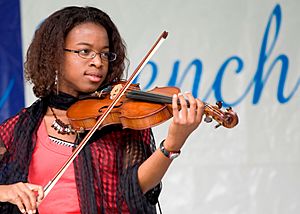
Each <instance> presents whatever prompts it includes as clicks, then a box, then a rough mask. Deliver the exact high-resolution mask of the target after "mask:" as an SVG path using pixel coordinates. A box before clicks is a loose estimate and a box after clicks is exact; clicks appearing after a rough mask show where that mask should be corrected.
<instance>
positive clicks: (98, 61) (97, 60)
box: [91, 53, 103, 68]
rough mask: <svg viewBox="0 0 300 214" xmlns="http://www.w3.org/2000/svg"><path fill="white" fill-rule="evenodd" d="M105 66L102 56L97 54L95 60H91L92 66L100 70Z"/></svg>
mask: <svg viewBox="0 0 300 214" xmlns="http://www.w3.org/2000/svg"><path fill="white" fill-rule="evenodd" d="M102 64H103V61H102V59H101V55H100V54H98V53H97V54H96V56H95V57H94V58H92V59H91V65H94V66H95V67H97V68H99V67H100V66H101V65H102Z"/></svg>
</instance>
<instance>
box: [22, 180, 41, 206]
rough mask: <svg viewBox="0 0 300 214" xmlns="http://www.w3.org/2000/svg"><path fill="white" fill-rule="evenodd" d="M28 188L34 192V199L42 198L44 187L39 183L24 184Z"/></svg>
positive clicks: (39, 199) (38, 200)
mask: <svg viewBox="0 0 300 214" xmlns="http://www.w3.org/2000/svg"><path fill="white" fill-rule="evenodd" d="M26 185H27V186H28V188H29V189H30V190H31V191H33V192H34V193H35V196H36V199H37V200H36V201H37V202H40V201H42V199H43V198H44V189H43V187H42V186H40V185H35V184H28V183H27V184H26Z"/></svg>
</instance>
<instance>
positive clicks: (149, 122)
mask: <svg viewBox="0 0 300 214" xmlns="http://www.w3.org/2000/svg"><path fill="white" fill-rule="evenodd" d="M124 84H126V82H125V81H123V82H119V83H117V84H114V86H108V87H107V88H105V89H103V90H102V91H100V92H95V93H93V94H91V96H89V97H84V98H83V99H81V100H79V101H77V102H76V103H74V104H73V105H72V106H70V108H69V109H68V110H67V117H68V119H69V122H70V125H71V127H72V129H74V130H75V131H76V132H81V131H84V130H90V129H91V128H92V127H93V126H94V125H95V123H96V122H97V120H98V118H99V117H100V116H101V115H102V114H103V112H105V111H106V110H107V108H108V106H109V104H110V103H111V102H112V100H113V99H114V98H115V96H116V95H117V94H118V93H119V91H120V90H121V88H122V87H124ZM179 92H180V89H179V88H177V87H155V88H154V89H152V90H150V91H147V92H145V91H141V90H140V88H139V85H138V84H131V85H130V86H129V88H128V89H127V91H126V92H125V93H124V95H122V97H121V98H120V100H119V101H118V102H117V103H116V105H115V106H114V108H113V109H112V110H111V112H110V114H109V115H108V116H107V117H106V119H105V120H104V121H103V122H102V124H101V126H100V127H99V129H101V128H102V127H104V126H108V125H113V124H121V125H122V127H123V128H130V129H135V130H143V129H147V128H151V127H154V126H157V125H159V124H161V123H163V122H165V121H167V120H168V119H170V118H171V117H172V116H173V114H172V95H173V94H178V93H179ZM187 104H188V106H189V103H188V101H187ZM178 105H179V109H180V104H179V103H178ZM221 108H222V103H221V102H217V103H216V105H214V106H212V105H210V104H208V103H204V115H205V119H204V121H205V122H212V120H215V121H217V123H218V124H217V125H216V126H215V127H216V128H217V127H219V126H223V127H226V128H233V127H234V126H236V125H237V124H238V116H237V114H236V113H235V112H234V111H233V110H232V108H230V107H229V108H227V109H226V111H222V110H221Z"/></svg>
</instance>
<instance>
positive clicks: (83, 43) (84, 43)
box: [76, 42, 109, 49]
mask: <svg viewBox="0 0 300 214" xmlns="http://www.w3.org/2000/svg"><path fill="white" fill-rule="evenodd" d="M76 45H86V46H89V47H91V46H92V45H91V44H90V43H87V42H79V43H76ZM105 48H109V46H108V45H106V46H104V47H102V49H105Z"/></svg>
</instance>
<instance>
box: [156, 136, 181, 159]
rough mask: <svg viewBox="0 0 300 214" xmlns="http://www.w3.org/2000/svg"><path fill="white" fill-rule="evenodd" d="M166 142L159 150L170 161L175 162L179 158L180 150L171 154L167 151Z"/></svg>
mask: <svg viewBox="0 0 300 214" xmlns="http://www.w3.org/2000/svg"><path fill="white" fill-rule="evenodd" d="M164 142H165V140H163V141H162V142H161V143H160V145H159V149H160V151H161V152H162V153H163V154H164V155H165V156H166V157H167V158H169V159H171V160H173V159H175V158H177V157H178V156H179V155H180V150H179V151H176V152H171V151H168V150H166V148H165V146H164Z"/></svg>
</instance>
